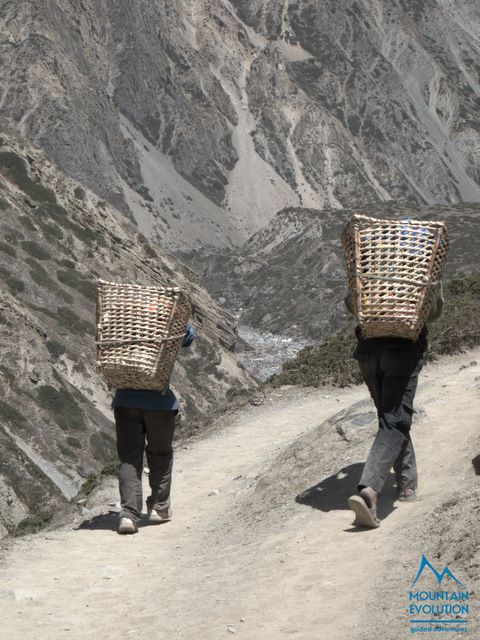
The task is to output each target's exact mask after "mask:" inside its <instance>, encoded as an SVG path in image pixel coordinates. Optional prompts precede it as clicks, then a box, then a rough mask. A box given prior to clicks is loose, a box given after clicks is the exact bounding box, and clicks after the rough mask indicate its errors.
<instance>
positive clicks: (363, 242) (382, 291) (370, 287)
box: [342, 215, 448, 341]
mask: <svg viewBox="0 0 480 640" xmlns="http://www.w3.org/2000/svg"><path fill="white" fill-rule="evenodd" d="M342 244H343V249H344V252H345V259H346V264H347V275H348V287H349V294H350V300H351V302H352V306H353V310H354V313H355V316H356V318H357V321H358V324H359V325H360V328H361V331H362V335H363V337H364V338H377V337H383V336H391V337H398V338H406V339H407V340H413V341H415V340H417V338H418V336H419V334H420V331H421V329H422V327H423V325H424V324H425V321H426V319H427V317H428V315H429V313H430V310H431V308H432V305H433V303H434V301H435V297H436V294H437V287H438V283H439V281H440V279H441V277H442V274H443V270H444V267H445V260H446V256H447V252H448V236H447V231H446V228H445V225H444V224H443V223H442V222H430V221H423V220H411V219H404V220H379V219H376V218H369V217H367V216H360V215H354V216H352V217H351V218H350V220H348V222H347V223H346V224H345V226H344V228H343V233H342Z"/></svg>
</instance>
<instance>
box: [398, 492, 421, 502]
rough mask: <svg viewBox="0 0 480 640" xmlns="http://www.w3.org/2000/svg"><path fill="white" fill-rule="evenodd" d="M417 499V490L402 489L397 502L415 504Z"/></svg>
mask: <svg viewBox="0 0 480 640" xmlns="http://www.w3.org/2000/svg"><path fill="white" fill-rule="evenodd" d="M416 499H417V494H416V493H415V489H400V490H399V491H398V492H397V500H400V502H414V500H416Z"/></svg>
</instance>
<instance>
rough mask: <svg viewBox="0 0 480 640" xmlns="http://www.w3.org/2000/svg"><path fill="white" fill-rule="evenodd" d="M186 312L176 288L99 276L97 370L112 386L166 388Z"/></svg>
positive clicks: (187, 308)
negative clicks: (103, 278) (138, 283)
mask: <svg viewBox="0 0 480 640" xmlns="http://www.w3.org/2000/svg"><path fill="white" fill-rule="evenodd" d="M190 314H191V306H190V303H189V302H188V300H187V299H186V297H185V295H184V294H183V293H182V292H181V291H180V289H176V288H159V287H151V286H141V285H134V284H117V283H115V282H106V281H105V280H99V281H98V288H97V337H96V342H97V371H99V372H100V373H102V374H103V375H104V376H105V378H106V379H107V381H108V383H109V384H110V386H112V387H117V388H121V389H159V390H162V389H164V388H165V387H166V386H167V385H168V381H169V379H170V376H171V373H172V369H173V365H174V364H175V359H176V357H177V354H178V351H179V348H180V345H181V343H182V339H183V337H184V335H185V331H186V328H187V324H188V321H189V318H190Z"/></svg>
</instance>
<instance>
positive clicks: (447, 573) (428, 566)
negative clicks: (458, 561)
mask: <svg viewBox="0 0 480 640" xmlns="http://www.w3.org/2000/svg"><path fill="white" fill-rule="evenodd" d="M425 569H430V571H431V572H432V573H433V575H434V576H435V577H436V578H437V582H438V584H439V585H440V584H442V580H443V579H444V578H445V576H448V577H449V578H452V580H454V581H455V582H456V583H457V584H458V585H460V586H461V587H464V588H465V585H464V584H462V583H461V582H460V580H457V578H456V577H455V576H454V575H453V573H452V571H450V569H449V568H448V567H445V569H444V570H443V571H442V572H441V573H439V572H438V571H437V570H436V569H435V567H434V566H433V565H432V564H431V563H430V562H429V560H428V559H427V558H426V557H425V555H422V561H421V563H420V568H419V570H418V573H417V577H416V578H415V580H414V581H413V582H412V587H414V586H415V585H416V583H417V582H418V580H419V579H420V576H421V575H422V573H423V572H424V571H425Z"/></svg>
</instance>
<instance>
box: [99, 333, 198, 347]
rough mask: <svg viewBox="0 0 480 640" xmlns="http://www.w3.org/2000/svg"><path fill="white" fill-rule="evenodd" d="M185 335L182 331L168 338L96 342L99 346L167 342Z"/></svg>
mask: <svg viewBox="0 0 480 640" xmlns="http://www.w3.org/2000/svg"><path fill="white" fill-rule="evenodd" d="M184 336H185V334H184V333H182V334H181V335H179V336H169V337H168V338H145V339H142V338H137V339H136V340H97V341H96V344H98V345H100V346H113V345H117V344H145V343H151V344H157V343H158V344H161V343H162V342H167V341H169V340H178V339H179V338H183V337H184Z"/></svg>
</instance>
